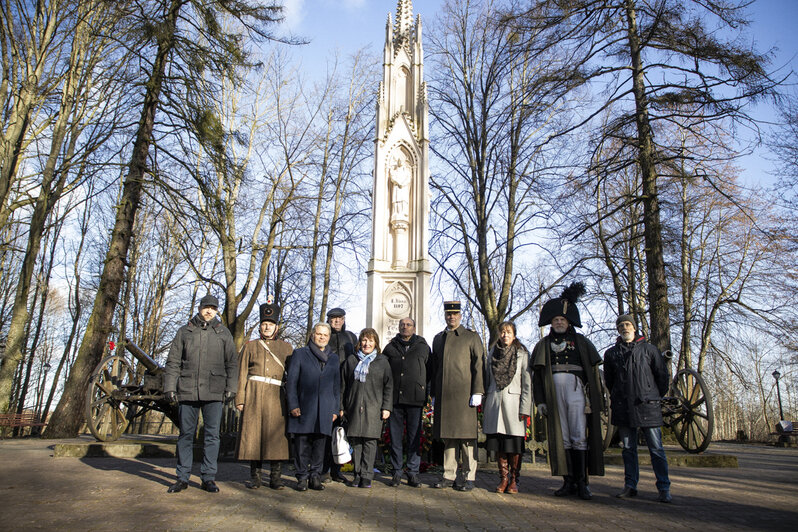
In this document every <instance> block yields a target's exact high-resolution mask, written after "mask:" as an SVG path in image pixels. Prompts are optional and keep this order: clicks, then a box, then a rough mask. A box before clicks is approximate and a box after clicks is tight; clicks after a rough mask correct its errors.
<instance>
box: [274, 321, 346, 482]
mask: <svg viewBox="0 0 798 532" xmlns="http://www.w3.org/2000/svg"><path fill="white" fill-rule="evenodd" d="M329 341H330V326H329V325H328V324H326V323H317V324H316V325H315V326H314V327H313V333H312V334H311V339H310V341H309V342H308V345H307V346H306V347H303V348H301V349H297V350H295V351H294V353H293V355H291V365H290V366H289V367H288V376H287V378H286V383H285V393H286V400H287V402H288V412H289V414H290V416H291V417H289V418H288V432H289V433H291V434H293V435H294V465H295V466H296V478H297V481H298V483H297V490H298V491H307V489H308V478H310V488H311V489H314V490H323V489H324V485H323V484H322V483H321V479H320V475H321V469H322V466H323V463H324V448H325V445H326V443H327V440H328V439H329V438H330V435H331V434H332V425H333V421H335V420H336V419H338V416H340V415H341V414H342V411H341V373H340V364H339V362H338V355H336V354H335V353H334V352H332V351H331V350H330V349H329V347H328V346H327V343H328V342H329Z"/></svg>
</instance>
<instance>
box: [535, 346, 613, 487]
mask: <svg viewBox="0 0 798 532" xmlns="http://www.w3.org/2000/svg"><path fill="white" fill-rule="evenodd" d="M572 338H573V340H574V342H575V343H576V347H577V349H578V351H579V356H580V359H581V361H582V363H581V366H582V367H583V368H584V370H585V378H586V379H587V382H586V383H585V384H586V387H587V399H588V401H589V405H590V409H591V413H590V414H587V425H586V426H587V448H588V453H587V456H588V473H589V474H591V475H604V441H603V438H602V433H601V411H602V409H603V405H604V393H603V389H602V387H601V377H600V376H599V369H598V367H599V364H601V357H600V356H599V354H598V351H596V348H595V346H594V345H593V343H592V342H591V341H590V340H588V339H587V338H585V337H584V336H583V335H581V334H579V333H576V332H574V333H573V336H572ZM532 369H533V370H534V377H533V380H532V394H533V396H534V397H535V404H536V405H539V404H541V403H545V404H546V409H547V411H548V412H547V416H546V439H547V443H548V448H549V465H550V466H551V474H552V475H554V476H558V477H561V476H565V475H568V474H569V473H568V463H567V461H566V456H565V447H564V445H563V441H562V430H561V429H560V412H559V409H558V408H557V397H556V394H555V391H554V378H553V377H552V372H551V341H550V338H549V336H546V337H545V338H543V339H542V340H540V341H539V342H538V343H537V344H535V348H534V349H533V350H532Z"/></svg>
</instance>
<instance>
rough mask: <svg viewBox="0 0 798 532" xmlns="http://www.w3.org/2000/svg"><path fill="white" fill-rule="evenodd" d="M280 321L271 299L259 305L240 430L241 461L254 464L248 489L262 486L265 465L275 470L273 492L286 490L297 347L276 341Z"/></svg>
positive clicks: (241, 380)
mask: <svg viewBox="0 0 798 532" xmlns="http://www.w3.org/2000/svg"><path fill="white" fill-rule="evenodd" d="M279 321H280V307H278V306H277V305H276V304H275V303H274V300H273V298H272V296H269V298H268V299H267V301H266V303H264V304H263V305H261V306H260V326H259V327H258V330H259V332H260V338H258V339H257V340H252V341H250V342H247V344H246V345H245V346H244V349H242V350H241V357H240V358H239V373H238V392H237V393H236V408H237V409H238V410H239V411H240V412H241V431H240V433H239V438H238V446H237V448H236V459H238V460H249V461H250V462H249V467H250V476H251V480H250V482H249V484H248V486H247V487H249V488H253V489H256V488H259V487H260V486H261V474H262V467H263V461H264V460H268V461H269V462H270V466H271V472H270V476H269V487H271V488H272V489H278V490H279V489H282V488H283V482H282V478H281V477H282V461H284V460H288V458H289V455H288V435H287V433H286V430H285V424H286V418H287V417H288V410H287V407H286V403H285V389H284V386H285V384H284V377H285V368H286V365H287V362H288V359H289V358H290V356H291V352H292V351H293V348H292V347H291V344H289V343H288V342H285V341H283V340H278V339H277V331H279V329H280V327H279V325H278V323H279Z"/></svg>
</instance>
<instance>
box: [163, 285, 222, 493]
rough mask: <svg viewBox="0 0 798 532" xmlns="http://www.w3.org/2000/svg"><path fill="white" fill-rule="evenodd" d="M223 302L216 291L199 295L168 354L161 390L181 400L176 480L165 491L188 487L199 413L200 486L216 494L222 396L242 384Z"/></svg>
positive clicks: (172, 401)
mask: <svg viewBox="0 0 798 532" xmlns="http://www.w3.org/2000/svg"><path fill="white" fill-rule="evenodd" d="M218 309H219V301H218V300H217V299H216V298H215V297H213V296H212V295H206V296H205V297H203V298H202V299H201V300H200V304H199V312H197V314H196V315H195V316H194V317H193V318H191V320H189V322H188V323H187V324H186V325H184V326H182V327H180V329H178V331H177V335H176V336H175V339H174V340H173V341H172V347H171V348H170V349H169V356H168V358H167V359H166V370H165V371H164V378H163V390H164V394H165V397H166V400H167V401H169V402H170V403H178V405H179V406H178V413H179V420H180V436H179V437H178V439H177V482H175V483H174V484H172V485H171V486H170V487H169V489H168V490H167V491H168V492H169V493H177V492H180V491H183V490H184V489H186V488H187V487H188V479H189V477H190V476H191V465H192V462H193V457H194V450H193V447H194V433H195V432H196V431H197V421H198V420H199V413H200V411H202V419H203V421H204V423H205V445H204V448H203V458H202V466H201V468H200V476H201V478H202V485H201V487H202V489H204V490H205V491H207V492H210V493H216V492H218V491H219V488H218V487H217V486H216V482H215V481H214V480H215V478H216V460H217V458H218V456H219V427H220V425H221V421H222V401H231V400H232V399H233V398H234V397H235V395H236V386H237V383H238V354H237V353H236V348H235V342H234V341H233V336H232V335H231V334H230V331H229V330H227V327H225V326H224V325H222V322H221V321H219V318H217V317H216V313H217V312H218Z"/></svg>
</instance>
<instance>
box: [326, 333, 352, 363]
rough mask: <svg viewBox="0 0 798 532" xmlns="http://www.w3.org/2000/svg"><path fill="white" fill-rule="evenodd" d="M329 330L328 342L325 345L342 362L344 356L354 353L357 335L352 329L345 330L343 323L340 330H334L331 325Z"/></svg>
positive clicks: (344, 358)
mask: <svg viewBox="0 0 798 532" xmlns="http://www.w3.org/2000/svg"><path fill="white" fill-rule="evenodd" d="M330 331H331V332H330V342H329V343H328V344H327V346H328V347H329V348H330V349H331V350H332V352H333V353H335V354H336V355H338V360H340V361H341V363H342V364H343V363H344V361H345V360H346V357H348V356H349V355H354V354H355V351H357V336H355V333H353V332H352V331H347V330H346V325H345V324H344V325H343V326H342V327H341V330H340V331H334V330H333V329H332V327H330Z"/></svg>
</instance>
